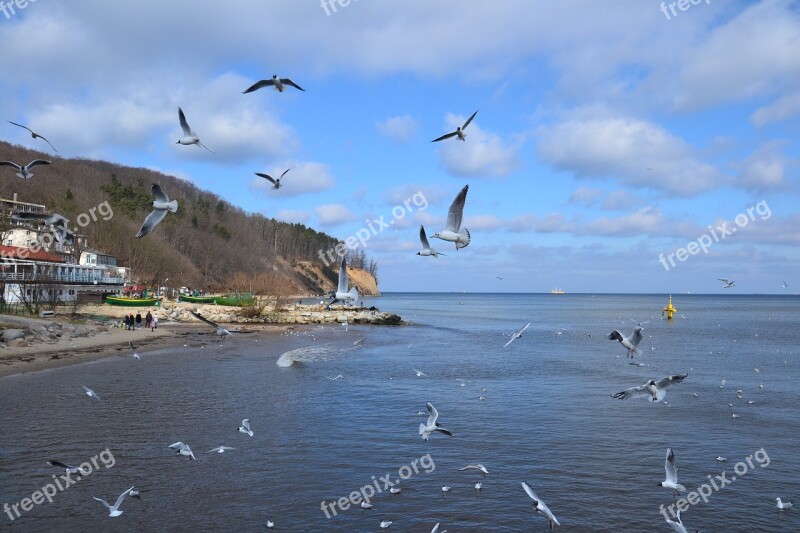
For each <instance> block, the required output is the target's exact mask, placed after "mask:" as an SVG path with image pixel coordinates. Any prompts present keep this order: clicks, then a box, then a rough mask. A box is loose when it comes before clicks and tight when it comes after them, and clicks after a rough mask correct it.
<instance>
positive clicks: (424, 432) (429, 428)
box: [419, 402, 453, 440]
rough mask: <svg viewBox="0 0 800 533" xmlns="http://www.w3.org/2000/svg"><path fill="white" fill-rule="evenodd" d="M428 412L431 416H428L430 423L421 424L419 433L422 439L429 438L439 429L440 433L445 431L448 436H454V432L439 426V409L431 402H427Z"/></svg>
mask: <svg viewBox="0 0 800 533" xmlns="http://www.w3.org/2000/svg"><path fill="white" fill-rule="evenodd" d="M426 405H427V407H428V412H429V413H430V416H428V423H427V424H420V425H419V435H420V437H422V440H428V436H429V435H430V434H431V433H433V432H434V431H438V432H439V433H444V434H445V435H447V436H450V437H452V436H453V433H452V432H450V431H449V430H447V429H444V428H442V427H439V424H438V422H436V420H437V419H438V418H439V411H437V410H436V408H435V407H434V406H433V404H432V403H431V402H428V403H427V404H426Z"/></svg>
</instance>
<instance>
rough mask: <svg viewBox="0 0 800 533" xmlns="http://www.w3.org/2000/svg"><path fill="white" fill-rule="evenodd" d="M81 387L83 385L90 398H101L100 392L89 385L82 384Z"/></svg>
mask: <svg viewBox="0 0 800 533" xmlns="http://www.w3.org/2000/svg"><path fill="white" fill-rule="evenodd" d="M81 387H83V390H85V391H86V396H88V397H89V398H94V399H95V400H99V399H100V396H98V394H97V393H96V392H95V391H93V390H92V389H90V388H89V387H87V386H85V385H81Z"/></svg>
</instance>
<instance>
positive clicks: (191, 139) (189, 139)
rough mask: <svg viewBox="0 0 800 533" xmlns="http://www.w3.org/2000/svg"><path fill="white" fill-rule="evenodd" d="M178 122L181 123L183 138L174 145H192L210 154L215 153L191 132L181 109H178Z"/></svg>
mask: <svg viewBox="0 0 800 533" xmlns="http://www.w3.org/2000/svg"><path fill="white" fill-rule="evenodd" d="M178 120H180V122H181V129H182V130H183V137H181V138H180V139H178V141H177V142H176V143H175V144H183V145H184V146H189V145H190V144H194V145H197V146H202V147H203V148H205V149H206V150H208V151H209V152H211V153H212V154H214V153H216V152H214V150H212V149H211V148H209V147H208V146H206V145H205V144H203V143H201V142H200V137H198V136H197V134H196V133H195V132H193V131H192V128H190V127H189V123H188V122H186V115H184V114H183V109H181V108H180V107H179V108H178Z"/></svg>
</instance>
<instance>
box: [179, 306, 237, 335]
mask: <svg viewBox="0 0 800 533" xmlns="http://www.w3.org/2000/svg"><path fill="white" fill-rule="evenodd" d="M189 312H190V313H191V314H192V316H194V317H195V318H196V319H197V320H202V321H203V322H205V323H206V324H208V325H209V326H211V327H213V328H216V330H217V335H220V336H222V335H230V336H233V333H231V332H230V331H228V330H227V329H225V328H223V327H222V326H220V325H219V324H217V323H216V322H212V321H210V320H209V319H207V318H206V317H204V316H203V315H201V314H200V313H197V312H195V311H192V310H189Z"/></svg>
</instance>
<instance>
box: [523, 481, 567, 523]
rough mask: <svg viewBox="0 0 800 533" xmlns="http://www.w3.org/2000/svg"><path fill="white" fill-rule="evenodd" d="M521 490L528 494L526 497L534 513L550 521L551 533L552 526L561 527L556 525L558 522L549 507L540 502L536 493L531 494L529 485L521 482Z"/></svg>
mask: <svg viewBox="0 0 800 533" xmlns="http://www.w3.org/2000/svg"><path fill="white" fill-rule="evenodd" d="M522 488H523V489H525V492H526V493H527V494H528V496H530V498H531V499H532V500H533V508H534V509H536V512H537V513H539V514H540V515H542V516H544V517H545V518H547V519H548V520H549V521H550V531H553V524H555V525H557V526H560V525H561V524H559V523H558V520H557V519H556V517H555V516H554V515H553V513H552V512H551V511H550V508H549V507H547V504H545V503H544V502H543V501H542V500H541V499H540V498H539V497H538V496H537V495H536V493H535V492H533V489H532V488H531V486H530V485H528V484H527V483H525V482H524V481H523V482H522Z"/></svg>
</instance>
